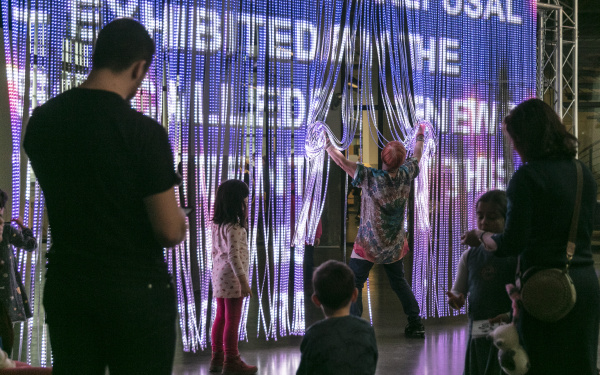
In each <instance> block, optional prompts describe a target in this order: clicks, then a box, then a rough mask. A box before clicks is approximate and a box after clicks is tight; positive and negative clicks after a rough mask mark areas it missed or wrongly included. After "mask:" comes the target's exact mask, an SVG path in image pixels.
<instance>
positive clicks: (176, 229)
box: [144, 189, 187, 247]
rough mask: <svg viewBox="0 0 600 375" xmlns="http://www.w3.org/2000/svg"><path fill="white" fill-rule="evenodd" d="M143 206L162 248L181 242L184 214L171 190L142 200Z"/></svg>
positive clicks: (183, 231) (183, 234) (183, 236)
mask: <svg viewBox="0 0 600 375" xmlns="http://www.w3.org/2000/svg"><path fill="white" fill-rule="evenodd" d="M144 205H145V206H146V212H147V213H148V217H149V218H150V224H151V225H152V231H153V232H154V235H155V237H156V239H157V240H158V242H159V243H160V244H161V245H162V246H164V247H171V246H175V245H177V244H179V243H180V242H181V241H183V239H184V238H185V232H186V230H187V224H186V222H185V213H184V212H183V210H182V209H181V208H179V206H178V205H177V200H176V199H175V191H174V190H173V189H168V190H165V191H163V192H162V193H158V194H154V195H150V196H148V197H146V198H144Z"/></svg>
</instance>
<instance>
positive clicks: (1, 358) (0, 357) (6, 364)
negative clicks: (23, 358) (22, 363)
mask: <svg viewBox="0 0 600 375" xmlns="http://www.w3.org/2000/svg"><path fill="white" fill-rule="evenodd" d="M3 368H15V363H14V362H13V361H12V360H11V359H10V358H8V354H6V352H5V351H4V350H2V349H0V369H3Z"/></svg>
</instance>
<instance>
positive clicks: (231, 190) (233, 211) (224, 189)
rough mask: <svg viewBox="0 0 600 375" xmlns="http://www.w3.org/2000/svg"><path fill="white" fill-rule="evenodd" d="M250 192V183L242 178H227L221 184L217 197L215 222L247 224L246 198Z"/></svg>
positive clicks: (220, 223)
mask: <svg viewBox="0 0 600 375" xmlns="http://www.w3.org/2000/svg"><path fill="white" fill-rule="evenodd" d="M249 194H250V191H249V190H248V185H246V183H245V182H244V181H240V180H227V181H225V182H223V183H222V184H221V185H219V188H218V189H217V197H216V199H215V212H214V216H213V219H212V221H213V223H215V224H219V225H222V224H239V225H241V226H243V227H245V226H246V215H245V211H244V210H245V209H246V208H245V207H244V199H246V197H247V196H248V195H249Z"/></svg>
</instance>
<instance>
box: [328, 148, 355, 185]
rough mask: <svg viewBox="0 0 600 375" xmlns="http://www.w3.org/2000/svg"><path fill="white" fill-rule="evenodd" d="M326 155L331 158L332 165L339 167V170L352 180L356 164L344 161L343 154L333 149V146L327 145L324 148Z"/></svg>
mask: <svg viewBox="0 0 600 375" xmlns="http://www.w3.org/2000/svg"><path fill="white" fill-rule="evenodd" d="M326 151H327V153H328V154H329V156H331V159H333V161H334V163H335V164H337V165H339V166H340V168H342V169H343V170H344V172H346V173H348V175H349V176H350V177H353V178H354V174H355V173H356V163H355V162H353V161H350V160H348V159H346V157H345V156H344V154H342V152H341V151H340V150H338V149H337V148H335V147H333V145H331V144H328V145H327V148H326Z"/></svg>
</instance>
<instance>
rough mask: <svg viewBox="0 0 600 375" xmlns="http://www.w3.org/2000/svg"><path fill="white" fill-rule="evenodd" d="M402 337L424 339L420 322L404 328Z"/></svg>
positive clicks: (423, 329) (423, 330) (423, 327)
mask: <svg viewBox="0 0 600 375" xmlns="http://www.w3.org/2000/svg"><path fill="white" fill-rule="evenodd" d="M404 335H406V336H408V337H422V338H424V337H425V326H423V323H421V322H414V323H408V324H407V325H406V327H405V328H404Z"/></svg>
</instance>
